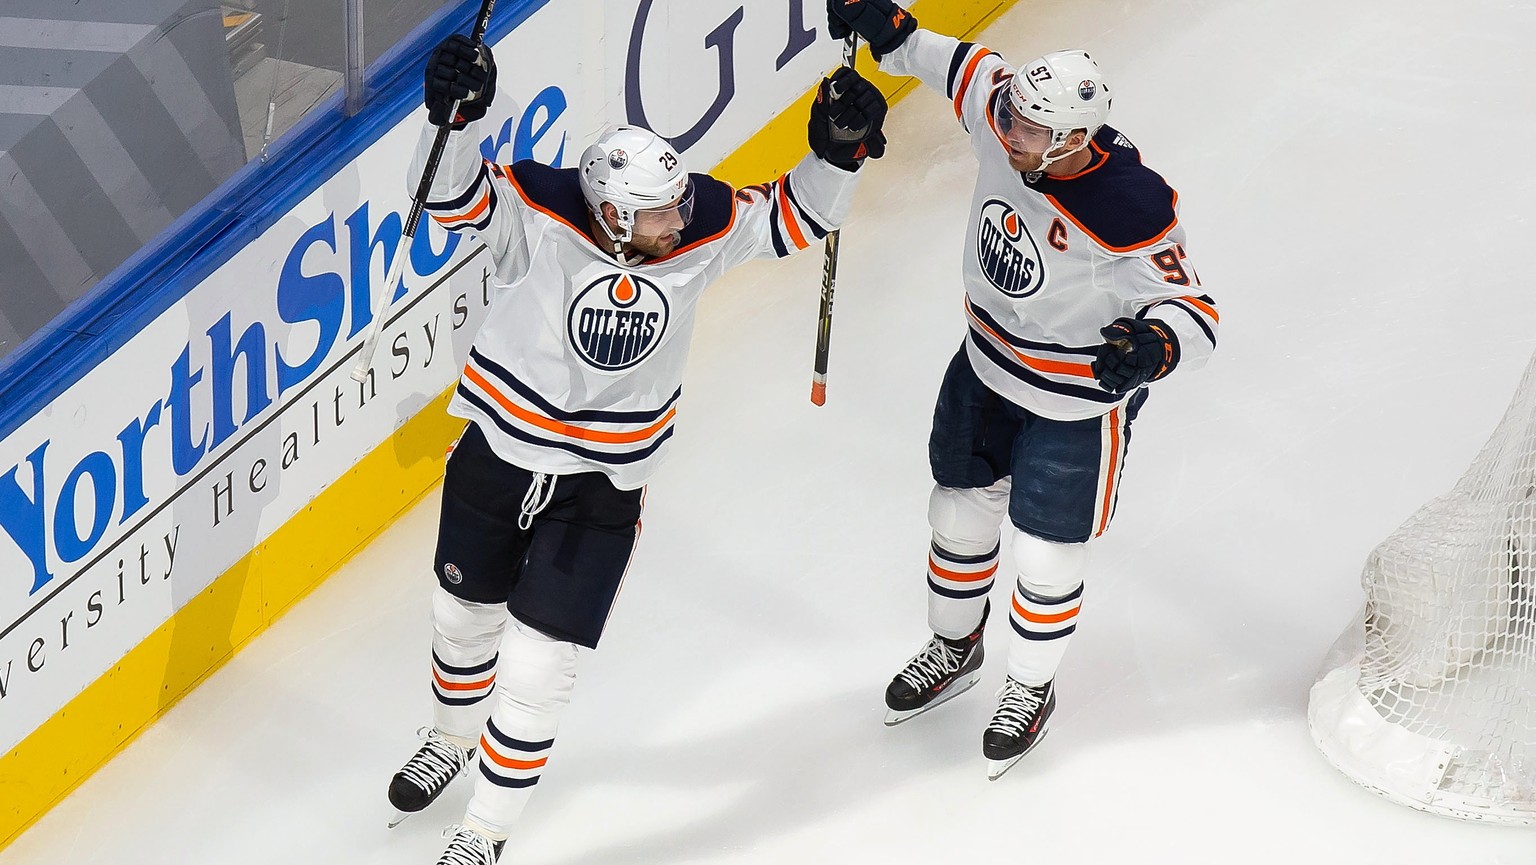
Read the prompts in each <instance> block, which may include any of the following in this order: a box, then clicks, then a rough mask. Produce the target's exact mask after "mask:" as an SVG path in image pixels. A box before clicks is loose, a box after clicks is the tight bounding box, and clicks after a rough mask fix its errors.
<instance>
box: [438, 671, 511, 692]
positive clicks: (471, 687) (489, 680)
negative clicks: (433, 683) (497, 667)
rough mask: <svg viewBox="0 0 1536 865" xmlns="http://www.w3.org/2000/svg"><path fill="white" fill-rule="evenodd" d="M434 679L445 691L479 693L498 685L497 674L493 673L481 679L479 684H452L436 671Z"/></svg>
mask: <svg viewBox="0 0 1536 865" xmlns="http://www.w3.org/2000/svg"><path fill="white" fill-rule="evenodd" d="M432 678H434V679H436V680H437V686H438V687H439V688H442V689H443V690H444V691H478V690H480V689H481V688H489V687H490V686H492V685H494V684H496V674H495V673H492V674H491V675H489V676H487V677H486V678H484V679H481V680H480V681H478V682H450V681H448V680H447V679H444V678H443V677H442V676H441V675H439V674H438V672H437V671H436V670H433V671H432Z"/></svg>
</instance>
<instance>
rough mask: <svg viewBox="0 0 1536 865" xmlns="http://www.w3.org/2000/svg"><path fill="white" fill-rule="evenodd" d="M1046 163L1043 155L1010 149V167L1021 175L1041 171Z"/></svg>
mask: <svg viewBox="0 0 1536 865" xmlns="http://www.w3.org/2000/svg"><path fill="white" fill-rule="evenodd" d="M1044 162H1045V157H1044V156H1043V155H1042V154H1039V153H1029V152H1026V151H1019V150H1014V149H1013V148H1009V149H1008V167H1009V168H1012V169H1013V170H1014V171H1017V172H1019V173H1020V174H1028V173H1029V172H1031V171H1039V170H1040V166H1041V165H1042V164H1043V163H1044Z"/></svg>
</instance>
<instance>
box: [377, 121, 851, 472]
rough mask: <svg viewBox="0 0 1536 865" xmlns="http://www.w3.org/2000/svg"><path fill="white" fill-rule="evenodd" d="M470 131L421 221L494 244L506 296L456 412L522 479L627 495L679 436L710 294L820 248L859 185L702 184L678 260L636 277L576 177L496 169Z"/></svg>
mask: <svg viewBox="0 0 1536 865" xmlns="http://www.w3.org/2000/svg"><path fill="white" fill-rule="evenodd" d="M475 126H476V124H470V125H469V127H468V128H467V129H466V130H465V131H462V132H454V133H452V134H450V135H449V138H448V147H447V149H446V151H445V152H444V154H443V160H442V162H441V164H440V166H439V168H438V172H437V176H436V178H435V180H434V182H433V185H432V192H431V193H430V194H429V195H428V201H427V204H426V206H425V209H426V211H427V212H428V213H429V214H430V215H431V216H432V218H433V219H434V220H436V221H437V222H438V224H440V225H442V226H444V227H445V228H448V229H449V230H451V231H465V230H470V231H473V232H475V233H476V234H477V235H478V236H479V238H480V239H481V240H482V241H484V243H485V244H486V246H487V247H488V248H489V250H490V253H491V256H492V258H493V259H494V260H495V263H496V272H495V275H494V281H495V284H496V285H497V286H498V287H500V288H502V289H504V290H502V291H499V292H498V293H497V296H496V297H495V299H494V300H493V301H492V303H491V308H490V310H489V312H488V313H487V315H486V320H485V323H484V324H483V325H482V326H481V328H480V331H479V333H478V334H476V336H475V339H474V342H473V344H472V346H471V348H470V354H469V363H468V364H467V365H466V366H465V368H464V373H463V375H462V377H461V378H460V380H459V385H458V388H457V390H456V392H455V393H454V396H453V400H452V402H451V403H450V404H449V406H448V411H449V413H450V414H453V415H455V416H458V417H462V418H466V419H468V420H470V421H473V422H474V423H475V424H477V425H478V426H479V427H480V428H481V430H483V431H484V433H485V436H486V439H487V441H489V442H490V445H491V448H492V449H493V450H494V451H495V452H496V454H497V455H498V456H500V457H501V458H502V459H504V460H506V461H508V462H510V463H513V464H514V465H518V466H521V467H523V468H526V469H530V470H533V471H539V472H547V473H550V474H574V473H578V472H590V471H600V472H604V473H606V474H607V475H608V476H609V478H610V479H612V481H613V484H614V486H616V487H618V488H620V489H635V488H637V487H640V486H642V485H644V484H645V482H646V480H647V479H648V478H649V477H650V476H651V475H652V474H653V473H654V472H655V471H656V469H657V467H658V466H659V465H660V463H661V460H662V458H663V456H664V454H665V453H666V450H667V443H668V440H669V439H670V438H671V437H672V430H673V422H674V420H675V418H676V415H677V401H678V398H679V397H680V396H681V395H682V376H683V367H684V365H685V364H686V362H687V359H688V346H689V342H690V337H691V336H692V333H693V324H694V308H695V306H696V304H697V303H698V300H699V297H700V295H701V294H702V293H703V291H704V288H705V286H707V285H709V283H710V282H711V281H713V280H714V279H715V278H716V277H718V276H720V275H721V274H722V273H724V272H725V271H726V270H728V269H729V268H731V267H733V266H735V265H737V264H740V263H742V262H744V261H747V260H748V259H751V258H754V257H759V256H780V257H782V256H786V255H789V254H791V253H793V252H795V251H797V250H800V249H805V248H806V247H807V246H809V245H810V244H811V243H812V242H813V241H815V240H817V239H819V238H822V237H824V236H825V235H826V233H827V232H828V231H830V230H832V229H833V228H835V227H837V226H838V225H839V224H840V223H841V221H842V219H843V217H844V216H845V215H846V213H847V210H848V203H849V199H850V198H851V197H852V194H853V186H854V181H855V178H856V176H857V175H856V174H852V173H849V172H847V171H844V170H842V169H840V168H836V167H834V166H832V165H829V164H827V163H825V162H822V161H821V160H820V159H817V158H816V157H815V156H812V155H808V156H806V158H805V159H804V160H803V161H801V163H800V164H799V165H797V166H796V167H795V168H793V169H791V170H790V171H789V172H787V173H786V174H784V175H782V176H781V177H779V178H778V179H777V180H775V181H773V182H772V183H768V184H763V185H759V186H751V187H747V188H745V189H742V190H740V191H737V190H734V189H732V188H731V187H730V186H729V185H727V184H725V183H722V182H721V181H718V180H716V179H714V178H712V177H710V176H709V175H705V174H694V175H692V177H693V182H694V216H693V221H692V222H691V223H690V224H689V225H688V227H687V228H685V229H684V230H683V232H682V242H681V243H680V244H679V245H678V248H677V249H676V251H674V252H672V253H671V254H669V255H667V256H664V257H661V258H647V259H643V260H640V261H638V262H636V263H632V264H626V263H621V262H619V261H618V260H616V259H615V258H614V256H613V255H612V254H611V253H610V252H608V251H605V250H606V249H607V248H608V246H607V239H606V238H604V243H603V245H601V246H600V245H599V244H598V242H597V241H595V240H594V239H593V237H592V234H591V227H590V223H589V221H588V216H587V214H588V213H589V211H588V209H587V205H586V202H585V200H584V199H583V197H582V193H581V187H580V179H579V178H578V177H577V173H576V169H574V168H566V169H556V168H550V167H549V166H546V165H542V164H540V163H537V162H533V161H531V160H528V161H522V162H517V163H514V164H512V165H494V164H491V163H489V162H487V161H485V160H484V159H482V158H481V156H480V152H479V149H478V146H477V142H479V140H480V138H481V135H480V133H478V132H477V131H476V129H475ZM435 133H436V128H435V127H431V126H428V127H426V128H425V129H424V130H423V131H422V138H421V142H420V144H419V146H418V148H417V152H416V158H415V160H414V161H413V164H412V166H411V168H410V172H409V173H408V174H407V178H416V177H420V176H421V171H422V167H423V166H424V165H425V164H426V158H427V154H428V152H429V151H430V150H431V144H432V139H433V137H434V135H435ZM407 182H411V181H409V180H408V181H407ZM412 191H414V190H412Z"/></svg>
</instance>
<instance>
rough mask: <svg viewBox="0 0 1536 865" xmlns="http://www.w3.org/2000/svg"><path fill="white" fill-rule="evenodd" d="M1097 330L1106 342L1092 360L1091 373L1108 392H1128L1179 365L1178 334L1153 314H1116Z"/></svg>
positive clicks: (1158, 377) (1156, 378) (1160, 376)
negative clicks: (1120, 316) (1137, 315)
mask: <svg viewBox="0 0 1536 865" xmlns="http://www.w3.org/2000/svg"><path fill="white" fill-rule="evenodd" d="M1099 334H1100V335H1101V336H1103V337H1104V339H1105V340H1106V342H1105V343H1104V344H1103V345H1101V346H1099V356H1098V358H1097V359H1096V360H1094V362H1093V365H1092V369H1093V377H1094V378H1096V379H1098V380H1099V387H1102V388H1104V389H1105V390H1107V391H1109V392H1110V393H1129V392H1130V391H1133V390H1135V389H1136V388H1138V387H1141V386H1142V385H1144V384H1146V383H1147V382H1149V381H1157V380H1158V379H1160V378H1162V377H1163V376H1165V375H1167V374H1168V373H1170V372H1173V368H1174V367H1176V366H1178V365H1179V337H1178V334H1175V333H1174V332H1173V328H1171V327H1169V326H1168V325H1167V324H1166V323H1165V322H1161V321H1158V320H1157V319H1155V318H1148V319H1140V318H1117V319H1115V320H1114V322H1113V323H1112V324H1110V325H1109V326H1108V327H1103V328H1099Z"/></svg>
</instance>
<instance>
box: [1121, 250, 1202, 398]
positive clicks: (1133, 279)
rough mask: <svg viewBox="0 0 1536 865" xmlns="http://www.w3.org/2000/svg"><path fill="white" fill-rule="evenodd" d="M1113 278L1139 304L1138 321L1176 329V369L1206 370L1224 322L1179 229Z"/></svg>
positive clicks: (1129, 259)
mask: <svg viewBox="0 0 1536 865" xmlns="http://www.w3.org/2000/svg"><path fill="white" fill-rule="evenodd" d="M1114 273H1115V277H1114V279H1115V282H1116V284H1117V286H1118V287H1119V288H1120V293H1121V294H1122V296H1127V297H1133V298H1136V299H1137V301H1138V305H1139V306H1140V307H1141V308H1140V311H1139V312H1137V314H1136V317H1137V318H1154V319H1158V320H1160V321H1163V322H1165V323H1167V325H1168V326H1169V327H1171V328H1173V332H1174V333H1175V334H1176V335H1177V337H1178V342H1179V367H1178V368H1179V369H1180V370H1186V371H1187V370H1191V369H1199V368H1200V367H1202V366H1205V363H1206V361H1208V360H1210V358H1211V354H1212V353H1213V352H1214V351H1215V350H1216V331H1217V327H1218V326H1219V324H1220V321H1221V317H1220V314H1219V313H1218V312H1217V310H1216V302H1215V301H1214V300H1212V299H1211V297H1210V295H1208V294H1206V293H1205V289H1204V288H1203V287H1202V286H1201V284H1200V276H1199V274H1197V273H1196V272H1195V268H1194V265H1193V264H1191V263H1190V260H1189V254H1188V253H1187V252H1185V250H1184V229H1183V227H1182V226H1175V227H1174V229H1173V230H1172V231H1170V232H1168V234H1167V236H1165V237H1164V238H1163V239H1162V240H1161V241H1160V242H1159V243H1157V244H1155V245H1153V246H1151V247H1148V248H1146V249H1142V250H1138V251H1137V252H1136V253H1135V254H1133V255H1126V256H1124V257H1122V258H1120V259H1119V260H1118V261H1116V263H1115V268H1114Z"/></svg>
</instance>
